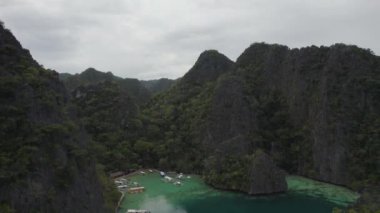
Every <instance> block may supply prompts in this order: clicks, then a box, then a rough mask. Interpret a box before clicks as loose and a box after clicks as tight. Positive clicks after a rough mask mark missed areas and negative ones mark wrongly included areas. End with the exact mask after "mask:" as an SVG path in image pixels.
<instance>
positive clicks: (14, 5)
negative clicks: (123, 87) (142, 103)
mask: <svg viewBox="0 0 380 213" xmlns="http://www.w3.org/2000/svg"><path fill="white" fill-rule="evenodd" d="M379 11H380V1H379V0H0V19H1V20H3V21H4V22H5V26H6V27H7V28H9V29H11V31H12V32H13V33H14V34H15V35H16V37H17V38H18V39H19V40H20V42H21V43H22V44H23V46H24V47H25V48H27V49H29V50H30V51H31V53H32V55H33V56H34V58H35V59H37V60H38V61H39V62H40V63H41V64H43V65H44V66H45V67H47V68H51V69H55V70H57V71H59V72H69V73H77V72H81V71H83V70H85V69H86V68H88V67H94V68H96V69H98V70H102V71H112V72H113V73H114V74H115V75H119V76H122V77H134V78H139V79H155V78H160V77H168V78H177V77H180V76H182V75H183V74H184V73H185V72H187V71H188V69H189V68H190V67H191V66H192V65H193V64H194V62H195V60H196V59H197V57H198V56H199V54H200V53H201V52H202V51H203V50H206V49H217V50H219V51H220V52H222V53H224V54H225V55H227V56H228V57H230V58H231V59H232V60H235V59H236V58H237V57H238V56H239V55H240V54H241V53H242V52H243V51H244V49H245V48H247V47H248V46H249V45H250V44H251V43H253V42H261V41H265V42H267V43H281V44H286V45H288V46H289V47H302V46H309V45H312V44H314V45H331V44H334V43H338V42H339V43H342V42H343V43H348V44H356V45H358V46H361V47H364V48H370V49H372V50H373V51H374V52H375V53H376V54H377V55H379V54H380V42H379V39H380V12H379Z"/></svg>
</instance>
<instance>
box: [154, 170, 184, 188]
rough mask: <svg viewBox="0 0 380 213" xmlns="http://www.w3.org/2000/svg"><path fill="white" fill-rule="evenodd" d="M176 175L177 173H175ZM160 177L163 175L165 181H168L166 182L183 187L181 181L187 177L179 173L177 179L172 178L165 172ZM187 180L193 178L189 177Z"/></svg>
mask: <svg viewBox="0 0 380 213" xmlns="http://www.w3.org/2000/svg"><path fill="white" fill-rule="evenodd" d="M174 174H175V173H174ZM160 175H161V177H163V178H164V179H163V180H164V181H166V182H170V183H173V184H174V185H177V186H180V185H182V182H181V180H182V179H183V178H185V176H184V175H183V173H179V174H178V175H177V176H176V178H173V177H170V176H169V175H167V174H166V173H165V172H163V171H161V172H160ZM187 178H188V179H190V178H191V177H190V176H187Z"/></svg>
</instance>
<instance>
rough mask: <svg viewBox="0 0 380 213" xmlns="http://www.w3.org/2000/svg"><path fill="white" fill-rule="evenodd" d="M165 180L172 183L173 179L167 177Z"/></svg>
mask: <svg viewBox="0 0 380 213" xmlns="http://www.w3.org/2000/svg"><path fill="white" fill-rule="evenodd" d="M165 180H167V181H172V180H173V178H171V177H169V176H165Z"/></svg>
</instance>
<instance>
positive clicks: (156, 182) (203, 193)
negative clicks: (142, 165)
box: [119, 173, 358, 213]
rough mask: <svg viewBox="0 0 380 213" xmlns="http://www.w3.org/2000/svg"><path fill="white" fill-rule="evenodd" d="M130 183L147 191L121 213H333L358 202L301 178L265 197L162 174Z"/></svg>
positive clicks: (126, 201)
mask: <svg viewBox="0 0 380 213" xmlns="http://www.w3.org/2000/svg"><path fill="white" fill-rule="evenodd" d="M128 179H130V180H131V181H135V182H138V183H139V184H140V185H141V186H144V187H145V189H146V190H145V192H143V193H139V194H126V195H125V196H124V198H123V200H122V202H121V206H120V211H119V212H120V213H124V212H126V211H127V209H146V210H150V211H151V212H152V213H206V212H207V213H209V212H218V213H231V212H236V213H245V212H265V213H274V212H291V213H301V212H302V213H304V212H309V213H324V212H329V213H330V212H331V211H332V209H333V208H334V207H344V206H346V205H348V204H350V203H352V202H354V201H355V200H356V199H357V198H358V195H357V194H356V193H354V192H352V191H350V190H348V189H345V188H343V187H338V186H334V185H331V184H326V183H321V182H317V181H313V180H309V179H306V178H302V177H297V176H289V177H287V183H288V189H289V190H288V192H287V193H285V194H281V195H274V196H264V197H263V196H260V197H252V196H247V195H244V194H241V193H235V192H226V191H220V190H215V189H213V188H211V187H209V186H207V185H206V184H204V183H203V181H202V180H201V179H200V178H199V177H197V176H191V178H187V176H185V178H183V179H182V180H181V182H182V185H181V186H176V185H174V184H173V183H169V182H165V181H164V180H163V178H161V177H160V175H159V174H158V173H151V174H146V175H140V174H139V175H134V176H132V177H128Z"/></svg>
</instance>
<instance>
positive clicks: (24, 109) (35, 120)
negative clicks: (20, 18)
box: [0, 26, 117, 212]
mask: <svg viewBox="0 0 380 213" xmlns="http://www.w3.org/2000/svg"><path fill="white" fill-rule="evenodd" d="M72 110H73V109H72V107H71V106H70V104H69V103H68V97H67V93H66V90H65V88H64V86H63V84H62V83H61V82H59V80H58V73H56V72H55V71H52V70H46V69H44V68H43V67H41V66H40V65H39V64H38V63H37V62H35V61H34V60H33V58H32V57H31V55H30V54H29V52H28V51H27V50H25V49H23V48H22V47H21V45H20V44H19V43H18V41H17V40H16V39H15V38H14V37H13V35H12V34H11V32H10V31H9V30H7V29H4V28H3V26H0V138H1V143H0V192H1V193H0V211H1V212H26V211H29V212H55V211H61V212H65V211H68V210H69V209H77V210H78V211H81V210H84V209H87V210H89V211H92V210H93V209H94V208H97V209H98V210H100V211H105V212H108V211H113V208H114V205H115V203H116V202H117V199H116V200H115V197H113V198H112V197H110V196H108V195H104V196H98V195H96V194H97V193H101V192H102V190H101V188H100V187H104V188H105V189H106V188H107V189H108V190H114V188H113V187H112V188H110V187H109V186H107V185H106V184H109V183H108V182H109V180H108V179H107V180H106V181H103V182H100V181H99V177H100V176H99V175H97V173H95V158H94V156H93V155H91V154H90V153H89V147H88V140H87V139H86V136H85V133H84V132H83V131H82V130H81V127H80V125H79V124H78V123H77V122H76V120H75V118H74V117H72V116H71V115H70V113H69V112H70V111H72ZM99 172H102V171H101V170H99ZM99 174H100V173H99ZM85 178H86V179H85ZM77 185H81V188H78V187H77ZM89 189H91V190H92V192H91V193H93V195H92V196H87V195H86V193H87V192H86V190H89ZM103 198H104V199H107V200H108V203H109V205H108V206H106V205H103V203H104V202H103ZM71 199H74V200H76V201H75V202H73V201H71ZM111 203H112V205H111ZM88 205H93V206H92V207H91V206H88Z"/></svg>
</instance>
